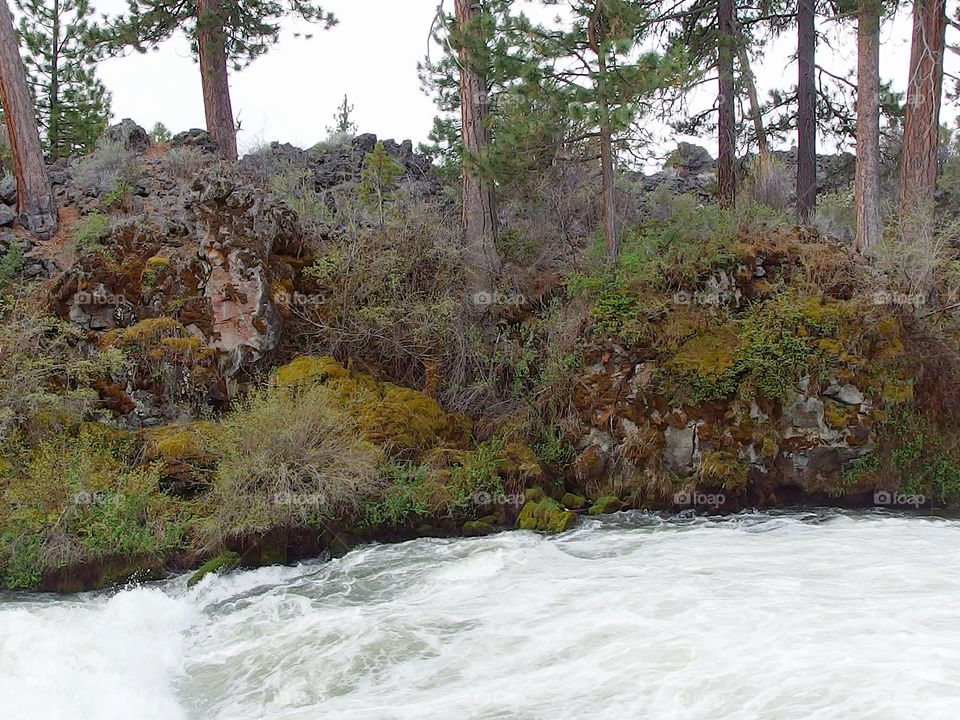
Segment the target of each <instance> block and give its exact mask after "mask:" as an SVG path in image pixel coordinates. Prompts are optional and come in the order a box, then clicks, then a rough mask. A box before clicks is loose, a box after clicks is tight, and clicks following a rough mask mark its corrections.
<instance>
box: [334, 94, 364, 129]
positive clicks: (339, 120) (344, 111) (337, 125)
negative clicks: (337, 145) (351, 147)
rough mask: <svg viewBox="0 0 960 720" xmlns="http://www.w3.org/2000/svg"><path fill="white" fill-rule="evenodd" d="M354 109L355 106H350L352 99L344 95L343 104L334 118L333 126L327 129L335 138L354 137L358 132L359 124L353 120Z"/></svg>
mask: <svg viewBox="0 0 960 720" xmlns="http://www.w3.org/2000/svg"><path fill="white" fill-rule="evenodd" d="M353 109H354V108H353V105H351V104H350V99H349V98H348V97H347V96H346V95H344V96H343V102H342V103H341V104H340V106H339V107H338V108H337V112H336V113H335V114H334V116H333V125H330V126H328V127H327V133H328V134H329V135H331V136H333V135H352V134H353V133H355V132H357V124H356V123H355V122H353V120H352V119H351V115H352V114H353Z"/></svg>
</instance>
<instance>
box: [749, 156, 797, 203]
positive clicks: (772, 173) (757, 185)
mask: <svg viewBox="0 0 960 720" xmlns="http://www.w3.org/2000/svg"><path fill="white" fill-rule="evenodd" d="M792 194H793V178H792V177H791V176H790V173H789V172H788V171H787V168H786V166H785V165H784V164H783V163H782V162H781V161H780V160H778V159H777V158H774V157H771V158H770V159H769V160H768V161H767V162H766V163H763V162H761V160H760V158H759V157H756V158H754V159H753V161H752V162H751V163H750V168H749V169H748V172H747V177H746V179H745V180H744V183H743V197H744V198H746V199H747V200H749V201H750V202H752V203H754V204H756V205H762V206H764V207H767V208H771V209H773V210H776V211H779V212H786V211H787V210H788V209H789V207H790V201H791V195H792Z"/></svg>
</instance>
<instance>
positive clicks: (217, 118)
mask: <svg viewBox="0 0 960 720" xmlns="http://www.w3.org/2000/svg"><path fill="white" fill-rule="evenodd" d="M127 4H128V12H127V14H126V15H125V16H123V17H120V18H116V19H114V20H113V22H111V23H110V24H109V26H108V27H107V28H105V29H103V30H100V31H99V32H98V33H97V35H98V37H99V38H100V40H101V41H102V42H104V43H105V44H106V45H107V46H109V47H111V48H112V49H114V50H115V51H119V50H122V49H123V48H125V47H133V48H135V49H136V50H137V51H138V52H146V51H147V49H149V48H155V47H156V46H157V45H158V44H159V43H161V42H163V41H164V40H166V39H167V38H169V37H170V36H171V35H173V34H174V33H175V32H176V31H178V30H183V31H184V32H185V33H186V34H187V37H188V38H190V41H191V44H192V47H193V51H194V53H195V55H196V57H197V60H198V61H199V64H200V79H201V87H202V90H203V104H204V112H205V114H206V120H207V131H208V132H209V133H210V137H211V139H212V140H213V141H214V142H215V143H216V145H217V147H218V148H219V151H220V154H221V155H222V156H223V158H224V159H226V160H229V161H233V160H236V158H237V128H236V124H235V122H236V121H235V119H234V116H233V106H232V103H231V99H230V80H229V69H230V68H231V67H232V68H233V69H234V70H241V69H242V68H244V67H246V66H247V65H248V64H249V63H251V62H253V60H255V59H256V58H258V57H260V56H261V55H263V54H264V53H265V52H267V51H268V50H269V49H270V48H271V47H272V46H273V45H274V44H275V43H276V42H277V41H278V40H279V38H280V20H281V18H283V17H284V16H286V15H297V16H299V17H301V18H303V19H305V20H307V21H310V22H317V23H320V24H321V25H322V26H323V27H325V28H329V27H331V26H333V25H334V24H335V22H336V20H335V18H334V17H333V15H331V14H330V13H328V12H325V11H324V10H323V8H321V7H319V6H318V5H317V3H316V2H313V1H312V0H283V1H282V2H281V0H243V2H232V1H228V0H181V1H180V2H175V3H171V2H169V0H127ZM307 37H308V38H309V37H310V36H307Z"/></svg>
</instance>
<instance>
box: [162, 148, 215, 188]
mask: <svg viewBox="0 0 960 720" xmlns="http://www.w3.org/2000/svg"><path fill="white" fill-rule="evenodd" d="M164 162H165V163H166V165H167V172H169V173H170V174H171V175H172V176H173V177H175V178H177V179H178V180H190V179H192V178H194V177H195V176H196V175H197V173H199V172H200V171H201V170H202V169H203V168H204V167H206V165H207V164H208V163H209V162H210V159H209V157H208V156H207V155H205V154H204V152H203V150H201V149H200V148H196V147H189V146H186V147H177V148H171V149H170V150H168V151H167V154H166V156H165V157H164Z"/></svg>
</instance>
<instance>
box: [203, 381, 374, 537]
mask: <svg viewBox="0 0 960 720" xmlns="http://www.w3.org/2000/svg"><path fill="white" fill-rule="evenodd" d="M215 451H216V453H217V454H218V455H219V457H220V461H219V464H218V465H217V472H216V478H215V480H214V485H213V490H212V502H213V504H214V506H215V507H216V508H217V509H216V517H215V521H216V527H215V528H212V530H213V531H214V532H215V533H216V534H217V535H219V539H220V540H222V538H223V537H224V536H230V535H233V536H242V535H250V534H261V533H266V532H268V531H270V530H273V529H277V528H288V527H303V526H316V525H318V524H319V523H322V522H323V521H324V520H325V519H329V518H334V517H338V516H341V515H343V514H346V513H350V512H351V511H354V510H356V509H357V508H358V507H359V505H360V503H361V502H362V501H363V500H365V499H366V498H367V497H368V496H370V494H371V493H373V492H374V491H375V490H376V489H377V488H378V487H379V486H380V483H381V481H380V475H379V471H378V466H379V463H380V461H381V458H382V455H381V452H380V451H379V450H377V449H376V448H375V447H374V446H373V445H371V444H370V443H369V442H367V441H365V440H363V439H361V437H360V433H359V430H358V429H357V427H356V425H355V424H354V423H353V421H352V419H351V418H350V416H348V415H347V414H346V413H345V412H344V411H343V410H342V409H341V406H340V405H339V403H338V402H337V399H336V396H335V394H334V393H333V392H332V391H330V390H328V389H327V388H325V387H322V386H313V387H308V388H288V389H279V388H275V389H273V390H272V391H254V392H253V393H251V394H250V395H249V396H248V397H246V398H245V399H244V400H242V401H240V402H239V403H238V405H237V407H236V408H235V409H234V410H233V411H232V412H231V413H230V414H229V415H228V416H227V417H226V418H225V419H224V420H223V422H222V423H221V425H220V428H219V431H218V433H217V435H216V441H215Z"/></svg>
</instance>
